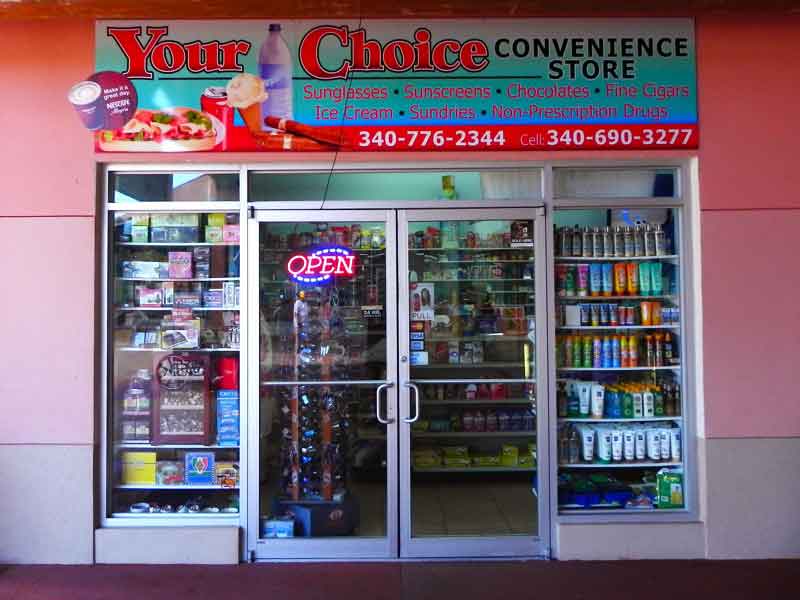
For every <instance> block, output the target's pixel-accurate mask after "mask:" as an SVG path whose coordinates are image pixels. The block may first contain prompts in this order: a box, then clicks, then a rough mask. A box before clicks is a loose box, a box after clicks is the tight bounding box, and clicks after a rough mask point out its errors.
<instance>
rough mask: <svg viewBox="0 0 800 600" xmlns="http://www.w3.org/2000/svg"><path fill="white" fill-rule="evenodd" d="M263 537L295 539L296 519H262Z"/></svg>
mask: <svg viewBox="0 0 800 600" xmlns="http://www.w3.org/2000/svg"><path fill="white" fill-rule="evenodd" d="M261 537H264V538H290V537H294V519H293V518H292V517H267V518H264V519H261Z"/></svg>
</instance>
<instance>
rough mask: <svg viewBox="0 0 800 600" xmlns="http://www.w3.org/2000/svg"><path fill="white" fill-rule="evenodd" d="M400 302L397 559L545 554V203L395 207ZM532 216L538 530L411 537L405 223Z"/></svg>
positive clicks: (547, 535)
mask: <svg viewBox="0 0 800 600" xmlns="http://www.w3.org/2000/svg"><path fill="white" fill-rule="evenodd" d="M397 212H398V215H397V223H398V227H397V229H398V231H397V237H398V269H399V270H398V282H399V284H398V292H399V294H400V295H399V298H400V300H401V301H400V305H399V307H398V316H399V322H398V327H397V333H398V336H399V338H398V342H399V349H400V365H399V375H400V381H399V386H398V389H399V398H398V400H399V415H398V424H399V427H398V430H399V431H398V432H399V440H400V492H401V494H400V556H401V558H501V557H509V558H514V557H517V558H522V557H532V558H549V557H550V536H551V520H550V516H551V515H550V513H551V510H552V508H551V506H550V489H549V488H550V471H549V469H550V430H549V427H550V418H549V409H550V402H549V387H550V386H549V385H548V377H549V372H548V364H547V360H548V352H547V332H548V318H549V314H548V312H547V311H548V308H547V307H548V302H547V283H546V282H547V280H546V278H547V277H548V276H549V274H548V272H547V254H546V240H547V225H546V219H545V209H544V206H530V205H528V206H520V207H517V208H514V207H509V206H507V207H505V208H491V209H481V208H476V209H472V208H467V209H451V208H446V209H420V210H413V209H412V210H398V211H397ZM498 219H503V220H506V219H507V220H518V219H530V220H532V221H533V223H534V274H535V278H536V279H535V285H534V290H535V294H536V302H535V304H536V307H535V308H536V315H535V316H536V321H535V323H536V352H535V357H536V370H535V377H536V381H535V383H536V407H537V413H536V453H537V466H536V476H537V477H536V480H537V495H536V498H537V502H538V523H537V526H538V535H535V536H525V535H507V536H452V537H417V538H414V537H412V536H411V500H412V496H411V426H410V425H409V424H408V423H406V422H405V421H404V419H407V418H409V417H410V400H411V398H410V391H409V388H408V387H407V386H406V385H405V384H406V383H409V382H411V383H413V380H412V379H411V373H410V367H411V363H410V360H409V357H410V348H409V329H410V325H409V323H410V321H409V302H408V298H409V297H410V296H409V281H408V272H409V268H408V251H409V247H408V223H409V222H414V221H445V220H454V221H481V220H483V221H496V220H498Z"/></svg>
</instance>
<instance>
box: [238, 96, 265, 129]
mask: <svg viewBox="0 0 800 600" xmlns="http://www.w3.org/2000/svg"><path fill="white" fill-rule="evenodd" d="M236 110H238V111H239V114H240V115H242V119H244V122H245V124H246V125H247V128H248V129H249V130H250V131H251V132H256V131H261V102H256V103H254V104H251V105H250V106H248V107H246V108H241V107H237V109H236Z"/></svg>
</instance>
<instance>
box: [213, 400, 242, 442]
mask: <svg viewBox="0 0 800 600" xmlns="http://www.w3.org/2000/svg"><path fill="white" fill-rule="evenodd" d="M216 394H217V411H216V412H217V444H218V445H219V446H238V445H239V392H238V391H237V390H217V392H216Z"/></svg>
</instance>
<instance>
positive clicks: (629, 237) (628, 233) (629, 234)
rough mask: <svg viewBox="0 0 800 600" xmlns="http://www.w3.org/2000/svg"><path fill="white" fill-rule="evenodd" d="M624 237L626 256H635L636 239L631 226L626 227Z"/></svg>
mask: <svg viewBox="0 0 800 600" xmlns="http://www.w3.org/2000/svg"><path fill="white" fill-rule="evenodd" d="M624 239H625V256H626V257H631V256H635V254H634V250H635V248H634V241H633V230H632V229H631V228H630V227H629V226H626V227H625V231H624Z"/></svg>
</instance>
